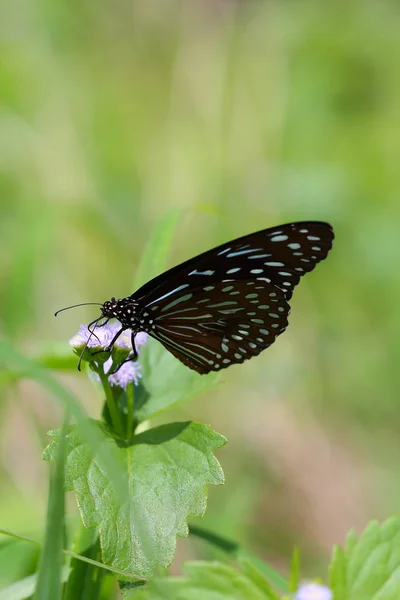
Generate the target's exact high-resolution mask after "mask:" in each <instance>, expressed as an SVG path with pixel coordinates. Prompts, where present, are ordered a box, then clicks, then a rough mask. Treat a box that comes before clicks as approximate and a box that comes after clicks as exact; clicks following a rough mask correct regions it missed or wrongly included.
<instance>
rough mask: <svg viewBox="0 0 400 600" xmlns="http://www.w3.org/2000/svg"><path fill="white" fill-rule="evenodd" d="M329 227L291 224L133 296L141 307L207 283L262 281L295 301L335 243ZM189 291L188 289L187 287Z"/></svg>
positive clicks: (171, 273) (194, 261) (227, 247)
mask: <svg viewBox="0 0 400 600" xmlns="http://www.w3.org/2000/svg"><path fill="white" fill-rule="evenodd" d="M333 238H334V235H333V229H332V227H331V226H330V225H329V224H328V223H323V222H320V221H303V222H299V223H288V224H286V225H280V226H277V227H272V228H269V229H263V230H261V231H258V232H256V233H251V234H249V235H245V236H243V237H241V238H238V239H236V240H233V241H231V242H228V243H226V244H222V245H221V246H218V247H216V248H213V249H212V250H208V251H207V252H204V253H203V254H199V255H198V256H196V257H194V258H191V259H190V260H187V261H186V262H184V263H181V264H180V265H177V266H176V267H173V268H172V269H169V270H168V271H165V272H164V273H162V274H161V275H159V276H158V277H155V278H154V279H152V280H151V281H149V282H148V283H146V284H145V285H144V286H142V287H141V288H140V289H139V290H137V291H136V292H135V293H134V294H132V296H131V297H132V298H133V299H134V300H136V301H138V302H139V303H141V304H142V303H143V302H146V303H148V302H150V301H153V300H155V299H157V298H162V297H164V296H165V295H166V294H169V295H171V294H174V293H177V292H180V291H181V290H182V289H185V288H186V289H187V290H190V289H196V288H201V287H202V286H204V285H205V284H206V282H207V283H209V284H212V283H215V282H219V281H228V280H229V281H230V280H234V281H238V280H251V279H252V280H254V279H259V280H261V279H263V278H264V280H265V281H266V282H267V283H272V284H273V285H275V286H278V287H279V288H280V289H282V290H283V291H284V293H285V296H286V298H287V299H290V297H291V295H292V293H293V289H294V287H295V286H296V285H297V284H298V282H299V280H300V277H302V276H303V275H304V274H305V273H308V272H310V271H312V269H314V267H315V265H316V264H317V263H318V262H320V261H321V260H323V259H324V258H326V255H327V254H328V252H329V250H330V249H331V247H332V242H333ZM183 286H185V288H184V287H183Z"/></svg>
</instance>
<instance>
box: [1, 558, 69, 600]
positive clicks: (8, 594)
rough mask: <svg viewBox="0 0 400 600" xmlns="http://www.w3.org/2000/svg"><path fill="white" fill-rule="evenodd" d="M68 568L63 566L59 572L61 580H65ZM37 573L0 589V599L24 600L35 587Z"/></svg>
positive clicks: (30, 594)
mask: <svg viewBox="0 0 400 600" xmlns="http://www.w3.org/2000/svg"><path fill="white" fill-rule="evenodd" d="M68 572H69V568H68V567H67V566H64V567H63V569H62V572H61V581H62V582H64V581H67V578H68ZM36 583H37V574H36V573H35V574H34V575H29V577H24V578H23V579H20V580H19V581H16V582H15V583H13V584H12V585H9V586H7V587H5V588H3V589H1V590H0V600H24V599H25V598H30V597H31V596H32V595H33V594H34V592H35V588H36Z"/></svg>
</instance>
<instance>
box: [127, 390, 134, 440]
mask: <svg viewBox="0 0 400 600" xmlns="http://www.w3.org/2000/svg"><path fill="white" fill-rule="evenodd" d="M126 402H127V408H128V423H127V432H126V439H127V442H128V443H130V442H131V441H132V435H133V410H134V407H135V390H134V389H133V383H130V384H129V385H128V386H127V388H126Z"/></svg>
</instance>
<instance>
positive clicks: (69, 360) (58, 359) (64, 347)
mask: <svg viewBox="0 0 400 600" xmlns="http://www.w3.org/2000/svg"><path fill="white" fill-rule="evenodd" d="M35 361H36V362H37V363H38V364H39V365H40V366H42V367H45V368H46V369H56V370H58V371H76V365H77V361H76V356H75V355H74V353H73V352H72V348H71V346H70V345H69V344H66V343H65V342H62V343H59V342H58V343H54V342H53V343H51V344H41V346H40V347H39V349H38V351H37V352H36V355H35Z"/></svg>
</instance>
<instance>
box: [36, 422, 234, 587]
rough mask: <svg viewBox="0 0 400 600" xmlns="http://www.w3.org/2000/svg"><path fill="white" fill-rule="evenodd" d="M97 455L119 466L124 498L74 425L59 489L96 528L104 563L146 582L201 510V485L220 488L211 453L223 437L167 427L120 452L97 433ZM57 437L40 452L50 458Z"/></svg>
mask: <svg viewBox="0 0 400 600" xmlns="http://www.w3.org/2000/svg"><path fill="white" fill-rule="evenodd" d="M101 435H102V446H103V450H105V451H107V452H109V453H111V454H112V455H113V457H114V460H117V461H118V462H119V463H120V464H122V465H123V467H124V469H125V473H126V493H125V497H124V499H123V501H122V502H121V499H119V497H118V495H117V494H116V492H115V490H114V488H113V486H112V485H111V483H110V481H109V479H108V477H107V476H106V474H105V471H104V466H103V465H102V463H101V461H100V460H99V455H98V454H93V451H92V447H91V446H90V445H89V444H88V443H86V442H85V441H84V438H82V435H81V433H80V430H79V428H78V427H74V428H71V430H70V431H69V433H68V435H67V459H66V465H65V480H66V489H67V490H74V491H75V493H76V496H77V502H78V506H79V510H80V512H81V516H82V520H83V522H84V524H85V526H86V527H98V528H99V534H100V541H101V547H102V556H103V562H104V563H105V564H108V565H110V566H112V567H115V568H118V569H120V570H122V571H124V572H127V573H133V574H134V575H135V576H136V577H149V576H151V575H152V574H153V573H154V571H155V570H156V569H158V568H160V567H163V566H168V565H169V564H170V562H171V560H172V558H173V555H174V551H175V544H176V536H186V535H187V533H188V527H187V518H188V517H198V516H201V515H203V514H204V512H205V509H206V496H207V494H206V485H207V484H215V485H218V484H221V483H223V473H222V469H221V467H220V465H219V463H218V461H217V460H216V458H215V457H214V456H213V454H212V452H213V451H214V450H216V449H217V448H219V447H221V446H223V445H224V444H225V442H226V440H225V438H224V437H223V436H221V435H219V434H218V433H216V432H214V431H212V430H211V429H210V428H209V427H208V426H206V425H200V424H197V423H192V422H185V423H171V424H168V425H162V426H160V427H155V428H153V429H150V430H148V431H145V432H143V433H141V434H139V435H136V436H134V442H133V445H131V446H130V447H119V446H118V445H117V443H116V441H115V439H114V438H112V437H111V436H110V435H109V434H108V433H107V431H105V430H104V429H103V430H102V434H101ZM57 446H58V440H57V438H56V439H55V440H54V441H53V442H52V443H51V444H50V445H49V446H48V447H47V449H46V450H45V453H44V458H45V459H46V460H53V459H54V457H55V453H56V450H57Z"/></svg>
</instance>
